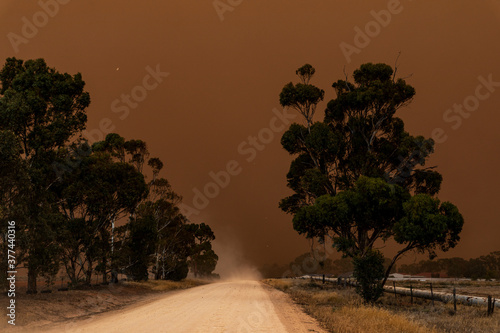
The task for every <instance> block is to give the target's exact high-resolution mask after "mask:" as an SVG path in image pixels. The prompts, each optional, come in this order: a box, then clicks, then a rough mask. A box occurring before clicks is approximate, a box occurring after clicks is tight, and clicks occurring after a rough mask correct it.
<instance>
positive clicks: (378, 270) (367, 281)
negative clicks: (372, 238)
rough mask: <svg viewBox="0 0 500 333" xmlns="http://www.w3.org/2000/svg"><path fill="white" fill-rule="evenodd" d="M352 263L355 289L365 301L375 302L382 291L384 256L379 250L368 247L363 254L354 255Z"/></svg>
mask: <svg viewBox="0 0 500 333" xmlns="http://www.w3.org/2000/svg"><path fill="white" fill-rule="evenodd" d="M353 264H354V277H355V278H356V282H357V286H356V291H357V292H358V294H359V295H361V297H363V299H364V300H365V301H366V302H370V303H373V302H376V301H377V300H378V299H379V297H380V296H382V293H383V292H384V288H383V286H382V280H383V279H384V277H385V268H384V256H383V255H382V253H380V251H377V250H372V249H370V250H368V251H367V253H365V254H364V255H360V256H356V257H354V260H353Z"/></svg>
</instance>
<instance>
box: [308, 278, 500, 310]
mask: <svg viewBox="0 0 500 333" xmlns="http://www.w3.org/2000/svg"><path fill="white" fill-rule="evenodd" d="M299 279H312V280H319V281H329V282H334V283H337V284H342V282H341V281H343V283H344V285H345V284H346V283H347V284H350V285H356V282H354V281H351V279H342V278H327V277H324V276H314V275H303V276H301V277H299ZM384 292H388V293H394V294H398V295H404V296H410V297H412V299H413V297H417V298H424V299H429V300H432V301H440V302H443V303H449V302H453V303H455V302H460V303H463V304H466V305H486V306H488V314H490V312H491V313H493V310H494V308H495V307H497V308H500V302H497V300H496V299H495V298H492V297H491V296H488V297H479V296H468V295H459V294H456V291H455V289H454V290H453V293H444V292H435V291H433V290H432V283H431V291H430V292H429V291H426V290H421V289H414V288H413V287H411V288H403V287H396V286H394V287H392V286H384Z"/></svg>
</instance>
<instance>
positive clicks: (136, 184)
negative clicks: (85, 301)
mask: <svg viewBox="0 0 500 333" xmlns="http://www.w3.org/2000/svg"><path fill="white" fill-rule="evenodd" d="M83 145H86V143H84V144H83ZM80 150H82V151H85V150H87V148H81V149H80ZM79 158H81V162H80V164H79V167H78V168H75V169H74V170H73V171H72V172H68V173H65V174H64V175H63V177H62V179H61V180H60V182H59V183H58V184H57V186H59V192H58V193H59V197H60V208H61V211H62V212H63V213H64V216H65V217H66V219H67V220H68V221H70V222H69V223H68V225H67V226H68V228H70V229H68V230H67V231H71V228H73V227H74V228H80V229H81V230H83V232H77V233H72V237H70V238H67V241H64V243H65V244H67V246H66V247H65V249H66V251H67V252H66V253H67V257H66V258H67V259H68V260H69V264H70V266H71V268H70V270H69V272H68V274H69V275H70V277H71V276H73V278H74V279H76V278H77V277H76V276H75V275H73V274H74V269H73V266H74V265H78V264H77V263H76V262H79V263H80V264H79V265H80V266H82V265H85V267H86V268H85V270H86V283H87V284H90V282H91V276H92V271H93V269H94V264H95V262H96V261H100V264H99V266H98V268H99V269H98V270H99V271H101V273H102V274H103V282H107V273H108V271H109V270H110V267H109V258H110V255H111V253H110V252H111V228H112V223H113V221H116V220H119V219H120V218H122V217H124V216H125V215H126V214H131V213H133V212H134V210H135V208H136V206H137V204H138V203H139V202H140V201H141V200H143V198H144V197H145V196H146V194H147V187H146V183H145V181H144V176H143V175H142V174H141V173H140V172H138V171H137V170H136V169H135V168H134V167H133V166H132V165H130V164H128V163H124V162H120V161H116V160H115V159H114V157H113V155H112V152H108V151H99V150H97V151H92V154H90V155H89V156H87V157H83V158H82V157H81V156H80V157H79ZM70 233H71V232H70ZM75 237H76V238H75ZM74 238H75V239H74ZM68 242H69V244H68ZM81 255H82V256H84V258H83V260H80V259H81V258H79V256H81ZM99 259H100V260H99ZM80 269H81V267H80ZM74 282H77V281H74Z"/></svg>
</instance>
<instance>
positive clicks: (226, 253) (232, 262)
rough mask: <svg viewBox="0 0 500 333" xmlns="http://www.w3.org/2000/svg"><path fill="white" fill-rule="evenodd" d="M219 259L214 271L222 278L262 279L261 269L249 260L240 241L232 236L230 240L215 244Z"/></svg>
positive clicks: (229, 279)
mask: <svg viewBox="0 0 500 333" xmlns="http://www.w3.org/2000/svg"><path fill="white" fill-rule="evenodd" d="M213 247H214V251H215V253H217V255H218V256H219V261H218V263H217V267H216V269H215V272H214V273H217V274H219V275H220V277H221V280H225V281H234V280H261V279H262V275H261V274H260V272H259V270H258V269H257V268H256V267H255V266H254V265H252V264H251V263H250V261H248V260H247V259H246V258H245V256H244V254H243V251H242V247H241V245H240V243H239V242H238V241H237V240H236V239H235V238H232V239H231V240H230V241H229V242H225V243H222V242H217V240H216V241H215V242H214V244H213Z"/></svg>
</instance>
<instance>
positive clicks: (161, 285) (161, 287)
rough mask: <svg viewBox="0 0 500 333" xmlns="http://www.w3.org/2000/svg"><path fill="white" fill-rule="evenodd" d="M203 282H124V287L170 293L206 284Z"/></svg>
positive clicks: (188, 280) (190, 280)
mask: <svg viewBox="0 0 500 333" xmlns="http://www.w3.org/2000/svg"><path fill="white" fill-rule="evenodd" d="M207 283H209V282H207V281H203V280H194V279H186V280H182V281H167V280H148V281H144V282H132V281H130V282H125V284H126V285H129V286H134V287H141V288H145V289H148V290H151V291H172V290H178V289H188V288H193V287H197V286H201V285H204V284H207Z"/></svg>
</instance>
